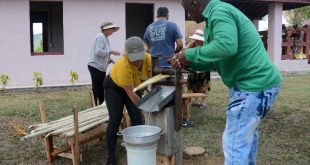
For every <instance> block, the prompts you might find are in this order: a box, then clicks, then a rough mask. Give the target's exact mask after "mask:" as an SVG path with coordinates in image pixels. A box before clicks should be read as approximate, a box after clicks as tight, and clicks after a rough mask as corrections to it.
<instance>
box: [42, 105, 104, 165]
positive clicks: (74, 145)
mask: <svg viewBox="0 0 310 165" xmlns="http://www.w3.org/2000/svg"><path fill="white" fill-rule="evenodd" d="M39 107H40V114H41V121H42V123H46V122H47V120H46V115H45V106H44V104H43V103H40V105H39ZM72 112H73V117H74V136H73V137H64V136H53V135H50V136H47V137H44V136H43V137H42V138H43V142H44V145H45V151H46V155H47V159H48V162H49V163H53V161H54V158H55V157H56V156H60V157H65V158H69V159H72V162H73V165H79V164H80V161H81V154H80V151H79V145H80V144H83V143H86V142H89V141H92V140H95V139H102V138H103V136H104V135H105V133H106V132H105V130H106V128H107V123H104V124H101V125H98V126H96V127H94V128H93V129H90V130H87V131H85V132H82V133H78V128H79V125H78V108H77V107H73V109H72ZM54 137H61V138H65V139H66V140H67V142H68V146H65V147H63V148H57V147H55V146H54V143H53V138H54Z"/></svg>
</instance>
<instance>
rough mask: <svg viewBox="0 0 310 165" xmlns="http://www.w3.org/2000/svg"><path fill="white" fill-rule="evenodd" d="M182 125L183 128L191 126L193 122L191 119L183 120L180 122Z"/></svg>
mask: <svg viewBox="0 0 310 165" xmlns="http://www.w3.org/2000/svg"><path fill="white" fill-rule="evenodd" d="M182 126H183V128H189V127H192V126H193V122H192V121H188V120H187V121H183V122H182Z"/></svg>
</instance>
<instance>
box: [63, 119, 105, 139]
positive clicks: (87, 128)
mask: <svg viewBox="0 0 310 165" xmlns="http://www.w3.org/2000/svg"><path fill="white" fill-rule="evenodd" d="M107 120H109V117H106V118H104V119H101V120H99V121H97V122H94V123H91V124H88V125H86V126H83V127H80V128H79V133H81V132H84V131H87V130H89V129H91V128H93V127H95V126H97V125H99V124H102V123H104V122H106V121H107ZM62 135H63V136H65V137H72V136H73V135H74V131H69V132H66V133H63V134H62Z"/></svg>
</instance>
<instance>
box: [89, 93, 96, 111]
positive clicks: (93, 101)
mask: <svg viewBox="0 0 310 165" xmlns="http://www.w3.org/2000/svg"><path fill="white" fill-rule="evenodd" d="M89 95H90V102H91V105H92V106H93V107H95V106H96V103H95V97H94V93H93V91H90V92H89Z"/></svg>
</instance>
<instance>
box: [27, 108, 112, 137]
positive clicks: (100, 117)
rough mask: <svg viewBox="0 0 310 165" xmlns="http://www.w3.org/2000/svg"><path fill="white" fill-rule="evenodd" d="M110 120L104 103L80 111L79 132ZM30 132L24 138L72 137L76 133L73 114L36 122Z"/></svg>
mask: <svg viewBox="0 0 310 165" xmlns="http://www.w3.org/2000/svg"><path fill="white" fill-rule="evenodd" d="M108 120H109V115H108V111H107V107H106V105H105V104H102V105H100V106H97V107H93V108H89V109H86V110H83V111H80V112H79V113H78V123H79V133H81V132H85V131H87V130H89V129H91V128H94V127H95V126H98V125H100V124H102V123H104V122H106V121H108ZM29 130H31V131H30V133H29V134H27V135H26V136H24V137H23V138H22V140H24V139H28V138H31V137H35V136H39V135H41V136H45V137H47V136H50V135H59V136H64V137H71V136H73V135H74V118H73V115H70V116H67V117H64V118H61V119H58V120H54V121H51V122H48V123H42V124H34V125H30V126H29Z"/></svg>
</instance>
